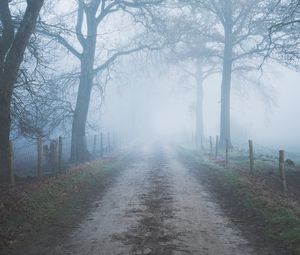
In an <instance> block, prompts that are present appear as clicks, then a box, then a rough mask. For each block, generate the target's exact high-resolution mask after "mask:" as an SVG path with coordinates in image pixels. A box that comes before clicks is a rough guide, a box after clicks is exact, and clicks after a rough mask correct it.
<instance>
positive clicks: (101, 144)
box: [100, 133, 103, 157]
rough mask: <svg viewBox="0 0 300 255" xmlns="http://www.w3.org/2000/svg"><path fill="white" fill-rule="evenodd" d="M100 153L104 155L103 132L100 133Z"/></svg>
mask: <svg viewBox="0 0 300 255" xmlns="http://www.w3.org/2000/svg"><path fill="white" fill-rule="evenodd" d="M100 154H101V157H103V133H101V134H100Z"/></svg>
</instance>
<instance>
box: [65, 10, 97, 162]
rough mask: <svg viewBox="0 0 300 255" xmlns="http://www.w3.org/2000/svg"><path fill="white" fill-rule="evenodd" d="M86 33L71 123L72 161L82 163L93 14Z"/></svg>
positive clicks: (92, 53) (90, 81) (94, 28)
mask: <svg viewBox="0 0 300 255" xmlns="http://www.w3.org/2000/svg"><path fill="white" fill-rule="evenodd" d="M88 21H89V22H88V24H87V27H88V35H87V38H86V39H85V43H84V44H83V54H82V57H81V59H80V65H81V73H80V82H79V87H78V93H77V101H76V108H75V112H74V116H73V123H72V143H71V158H70V161H71V162H72V163H82V162H85V161H87V160H89V159H90V153H89V152H88V149H87V143H86V122H87V117H88V111H89V105H90V98H91V92H92V87H93V79H94V61H95V50H96V34H97V26H96V20H95V16H94V14H91V17H90V18H89V19H88Z"/></svg>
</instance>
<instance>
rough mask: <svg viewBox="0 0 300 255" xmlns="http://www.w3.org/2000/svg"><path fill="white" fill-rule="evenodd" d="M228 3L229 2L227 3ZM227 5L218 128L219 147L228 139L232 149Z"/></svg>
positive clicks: (230, 39) (229, 14) (230, 45)
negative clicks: (219, 124) (219, 123)
mask: <svg viewBox="0 0 300 255" xmlns="http://www.w3.org/2000/svg"><path fill="white" fill-rule="evenodd" d="M229 2H230V1H229ZM229 2H228V3H227V6H226V7H227V10H226V13H225V14H226V21H227V22H226V23H225V25H224V31H225V45H224V57H223V73H222V85H221V86H222V88H221V126H220V144H219V145H220V146H221V147H222V148H223V147H225V146H226V141H227V139H228V143H229V147H232V144H231V136H230V91H231V73H232V53H233V34H232V6H231V4H230V3H229Z"/></svg>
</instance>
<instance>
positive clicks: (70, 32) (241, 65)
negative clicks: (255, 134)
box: [0, 0, 300, 182]
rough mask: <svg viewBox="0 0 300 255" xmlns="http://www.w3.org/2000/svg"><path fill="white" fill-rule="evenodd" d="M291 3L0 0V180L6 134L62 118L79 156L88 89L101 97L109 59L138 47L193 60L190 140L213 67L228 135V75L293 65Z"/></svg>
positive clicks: (41, 131) (48, 128) (4, 173)
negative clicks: (274, 65)
mask: <svg viewBox="0 0 300 255" xmlns="http://www.w3.org/2000/svg"><path fill="white" fill-rule="evenodd" d="M299 10H300V8H299V1H297V0H289V1H258V0H226V1H225V0H182V1H179V0H173V1H170V0H140V1H136V0H76V1H73V2H71V3H66V1H62V0H55V1H50V0H48V1H47V0H27V1H25V0H24V1H14V0H1V1H0V180H1V182H8V181H9V179H10V176H9V172H8V168H9V164H10V163H9V160H10V158H9V157H10V156H9V155H10V149H9V148H10V139H11V137H12V136H29V137H41V136H46V135H48V134H50V133H51V132H53V130H55V129H56V128H62V127H63V126H66V127H68V128H69V129H70V130H71V131H70V132H71V135H72V142H71V151H70V161H71V162H84V161H86V160H88V159H89V157H90V153H89V151H88V149H87V144H86V137H85V134H86V128H87V122H88V113H89V110H90V102H91V97H92V95H93V93H99V91H100V97H101V98H102V97H104V96H105V91H104V90H103V87H104V86H105V85H106V84H107V83H108V82H109V79H110V76H111V72H112V70H113V68H114V67H115V66H116V65H118V60H119V59H121V58H122V57H126V56H128V55H131V54H136V53H138V52H149V51H150V52H159V53H160V54H162V55H163V56H164V57H165V59H166V61H169V62H172V64H175V65H179V64H180V63H186V62H191V63H192V65H194V68H193V70H187V72H189V73H190V74H192V75H193V77H194V78H195V81H196V84H197V95H196V96H197V104H196V120H197V121H196V126H197V127H196V142H197V147H198V148H200V147H201V141H202V139H203V137H204V133H203V129H204V128H203V125H204V123H203V117H202V116H203V97H204V92H203V82H204V81H205V79H206V78H207V77H209V76H210V75H212V74H214V73H220V75H221V76H222V82H221V87H220V88H221V116H220V146H224V145H225V143H226V140H228V141H229V143H230V144H231V141H230V137H231V133H230V102H231V98H230V96H231V85H232V76H233V75H237V76H239V77H241V78H243V79H248V80H251V77H249V76H250V75H251V73H252V72H256V71H258V70H259V69H260V68H262V66H263V64H264V63H266V62H268V61H269V60H272V61H277V62H279V63H281V64H284V65H287V66H288V67H289V68H294V69H295V70H297V69H298V60H299V47H298V46H299V31H298V30H299V22H300V19H299ZM118 29H119V30H121V29H125V30H126V31H125V32H123V33H121V32H120V33H119V34H118V32H117V31H118ZM68 63H70V64H68Z"/></svg>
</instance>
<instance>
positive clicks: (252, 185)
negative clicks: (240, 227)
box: [179, 148, 300, 255]
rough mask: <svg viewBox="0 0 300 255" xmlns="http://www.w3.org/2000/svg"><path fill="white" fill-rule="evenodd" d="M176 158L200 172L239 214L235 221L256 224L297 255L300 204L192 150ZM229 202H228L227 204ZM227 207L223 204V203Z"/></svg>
mask: <svg viewBox="0 0 300 255" xmlns="http://www.w3.org/2000/svg"><path fill="white" fill-rule="evenodd" d="M179 154H180V155H181V157H182V158H183V160H184V161H185V163H186V164H188V162H190V164H191V166H192V167H193V168H194V170H195V171H201V172H203V173H204V175H205V177H207V178H208V179H209V181H210V182H211V183H212V184H213V185H210V186H214V187H212V188H213V191H215V192H216V193H218V194H217V196H222V199H225V200H228V201H227V205H229V206H231V207H236V209H235V211H238V210H240V212H241V213H239V214H238V215H237V216H236V217H238V218H242V220H244V221H248V224H252V225H253V224H254V225H255V224H256V225H257V227H258V228H259V230H260V231H261V232H262V234H263V235H265V236H266V237H268V238H269V239H271V240H273V241H274V242H277V243H278V242H280V243H282V245H284V246H285V247H287V248H288V250H289V251H290V252H291V254H296V255H300V208H299V203H297V202H295V201H293V199H291V198H289V197H286V196H285V195H284V194H283V193H282V191H280V190H279V191H278V190H274V189H272V188H268V187H267V185H266V184H265V183H264V182H262V181H261V180H259V181H257V180H258V179H257V177H255V176H254V175H255V174H253V175H251V174H250V173H245V172H243V171H237V169H230V166H229V168H224V167H223V166H220V165H218V164H216V163H214V162H213V161H211V160H209V158H207V157H205V156H200V155H197V153H195V151H193V150H189V149H184V148H180V151H179ZM229 200H230V201H229ZM225 203H226V201H225Z"/></svg>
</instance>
